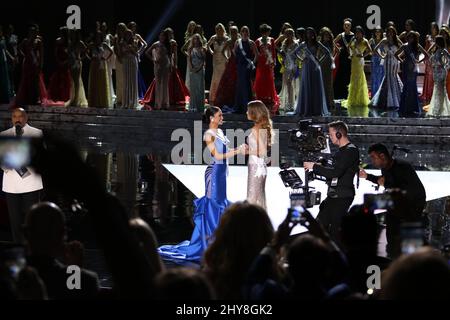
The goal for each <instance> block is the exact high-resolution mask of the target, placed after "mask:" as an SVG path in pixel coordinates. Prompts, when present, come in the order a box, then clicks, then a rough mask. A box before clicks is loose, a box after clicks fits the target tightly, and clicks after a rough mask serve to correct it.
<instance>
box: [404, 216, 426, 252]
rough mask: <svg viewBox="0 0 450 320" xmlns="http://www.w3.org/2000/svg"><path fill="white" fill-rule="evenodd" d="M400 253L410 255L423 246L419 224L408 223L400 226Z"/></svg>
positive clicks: (422, 231)
mask: <svg viewBox="0 0 450 320" xmlns="http://www.w3.org/2000/svg"><path fill="white" fill-rule="evenodd" d="M400 235H401V239H402V253H403V254H411V253H414V252H416V251H417V250H418V249H419V248H421V247H423V245H424V229H423V227H422V226H421V225H420V224H417V223H408V224H403V225H402V226H401V231H400Z"/></svg>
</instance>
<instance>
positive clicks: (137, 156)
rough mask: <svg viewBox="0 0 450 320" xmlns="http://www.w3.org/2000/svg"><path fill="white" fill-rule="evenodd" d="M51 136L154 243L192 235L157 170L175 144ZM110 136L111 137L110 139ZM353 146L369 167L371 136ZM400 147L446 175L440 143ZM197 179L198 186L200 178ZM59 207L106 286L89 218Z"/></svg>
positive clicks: (291, 153) (286, 155)
mask: <svg viewBox="0 0 450 320" xmlns="http://www.w3.org/2000/svg"><path fill="white" fill-rule="evenodd" d="M293 127H295V123H294V124H293ZM53 133H57V134H60V135H63V136H64V137H65V138H66V139H67V140H68V141H70V142H72V143H74V144H75V145H77V147H78V149H79V150H80V151H81V152H82V154H83V156H84V157H85V159H86V161H87V162H88V163H89V164H91V165H92V166H94V167H95V168H96V170H97V172H98V174H99V175H100V176H101V177H102V180H103V181H104V183H105V186H106V188H107V189H108V190H109V191H111V192H112V193H114V194H115V195H116V196H117V197H118V198H119V199H120V200H121V201H122V203H123V204H124V206H125V207H126V208H127V210H128V212H129V215H130V216H132V215H139V216H140V217H142V218H143V219H144V220H146V221H147V222H148V223H149V224H150V225H151V227H152V228H153V229H154V231H155V233H156V235H157V239H158V241H159V243H161V244H163V243H164V244H165V243H177V242H180V241H182V240H186V239H189V237H190V235H191V232H192V229H193V225H192V221H191V214H192V209H193V207H192V201H193V200H194V196H193V194H192V193H191V192H190V191H189V190H187V189H186V188H185V187H184V185H183V184H181V183H180V182H179V181H177V179H176V178H175V177H173V176H172V175H171V174H170V173H169V172H168V171H167V170H165V168H164V167H163V166H162V164H164V163H170V162H171V161H170V151H171V148H172V147H173V145H174V144H175V142H163V143H161V141H155V140H152V139H148V138H147V139H145V140H142V143H141V144H140V145H139V148H138V149H132V150H130V148H129V145H130V144H132V142H133V141H131V139H132V138H128V139H130V140H127V139H120V140H115V139H114V138H111V139H105V138H104V132H102V128H101V127H99V128H98V129H95V130H90V131H89V132H82V131H78V132H76V134H74V133H73V132H70V131H64V130H62V131H61V130H55V131H54V132H53ZM111 136H112V137H114V135H113V133H111ZM99 137H102V138H99ZM130 137H132V135H130ZM288 139H289V135H288V133H287V132H285V131H284V132H282V133H281V134H280V158H281V162H291V163H292V165H294V166H300V165H301V164H300V160H299V157H298V154H297V152H296V151H295V150H293V149H290V148H288V147H287V143H286V141H287V140H288ZM357 140H358V141H357V144H358V146H359V147H360V149H361V158H362V162H363V163H365V164H369V162H370V161H369V159H368V156H367V149H368V147H369V145H370V144H371V143H372V142H373V139H372V136H371V135H370V134H367V135H365V134H361V135H360V136H358V139H357ZM405 141H406V142H407V143H405V144H400V145H399V146H400V147H403V148H407V149H408V150H409V152H407V153H406V152H404V151H397V152H396V157H398V158H403V159H406V160H408V161H410V162H412V163H413V164H414V165H415V166H416V167H417V169H420V170H432V171H450V150H449V149H448V148H447V147H446V144H445V143H441V142H440V141H439V140H436V141H435V142H433V143H420V144H416V143H411V142H414V140H413V139H405ZM386 143H387V144H388V146H389V147H390V148H392V147H393V146H394V143H392V142H391V141H386ZM368 168H370V165H369V166H368ZM198 179H199V183H201V184H203V177H198ZM60 205H61V206H62V207H63V209H64V210H65V212H66V215H67V220H68V226H69V230H68V231H69V240H73V239H77V240H81V241H83V243H85V246H86V265H85V267H86V268H90V269H92V270H95V271H96V272H97V273H98V274H99V276H100V279H101V284H102V285H103V286H106V287H108V286H111V284H112V282H111V278H110V275H109V273H108V271H107V268H106V266H105V263H104V261H103V258H102V255H101V251H100V250H99V249H98V247H97V245H96V242H95V235H94V233H93V231H92V230H91V229H90V226H89V225H90V224H89V218H88V217H87V216H84V215H83V214H74V213H72V212H70V209H69V205H68V204H67V203H60ZM444 206H445V199H440V200H436V201H433V202H432V203H430V204H429V209H430V215H429V222H430V224H429V228H428V237H429V240H430V242H431V243H432V244H433V245H435V246H436V247H440V246H442V245H444V244H447V243H450V230H449V228H450V221H449V220H450V219H449V217H448V216H447V215H444V214H443V212H444V211H443V208H444ZM0 240H1V241H9V240H10V234H9V230H8V226H7V225H1V226H0ZM168 266H172V265H170V264H168Z"/></svg>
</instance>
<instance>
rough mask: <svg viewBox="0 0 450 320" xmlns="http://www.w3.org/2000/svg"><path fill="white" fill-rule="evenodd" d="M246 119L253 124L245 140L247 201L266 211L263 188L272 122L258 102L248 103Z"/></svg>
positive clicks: (268, 113) (267, 111) (262, 105)
mask: <svg viewBox="0 0 450 320" xmlns="http://www.w3.org/2000/svg"><path fill="white" fill-rule="evenodd" d="M247 118H248V119H249V120H251V121H253V122H254V126H253V127H252V129H251V133H250V135H249V136H248V140H247V143H248V154H249V159H248V179H247V201H248V202H250V203H252V204H256V205H259V206H261V207H263V208H264V209H266V210H267V207H266V193H265V188H266V177H267V159H268V152H269V150H270V147H271V145H272V140H273V129H272V121H271V120H270V112H269V110H268V109H267V107H266V105H265V104H264V103H263V102H262V101H259V100H256V101H251V102H249V104H248V107H247Z"/></svg>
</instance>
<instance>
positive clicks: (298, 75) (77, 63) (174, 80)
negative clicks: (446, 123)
mask: <svg viewBox="0 0 450 320" xmlns="http://www.w3.org/2000/svg"><path fill="white" fill-rule="evenodd" d="M228 27H229V33H228V34H229V35H230V37H228V35H227V33H226V30H225V27H224V26H223V25H222V24H218V25H217V26H216V34H215V35H214V36H212V37H211V38H210V40H209V41H207V40H206V38H205V37H204V35H203V30H202V27H201V26H200V25H198V24H196V23H195V22H193V21H191V22H190V23H189V24H188V27H187V30H186V33H185V39H184V40H185V44H184V45H183V47H182V48H181V51H182V52H183V53H184V54H185V55H186V56H187V62H188V63H187V68H186V78H185V79H186V81H183V79H182V77H181V73H180V71H179V70H178V69H177V64H178V55H177V51H178V45H177V42H176V41H175V40H174V34H173V30H172V29H170V28H167V29H165V30H163V31H162V32H161V33H160V35H159V41H157V42H155V43H153V44H152V45H151V46H147V43H146V42H145V40H144V39H143V38H142V37H141V36H140V35H139V34H138V33H136V28H137V27H136V24H135V23H134V22H130V23H129V24H128V25H125V24H123V23H119V24H118V26H117V33H116V35H114V36H113V35H111V34H109V33H108V28H107V26H106V24H105V23H103V24H100V23H99V24H98V26H97V29H96V31H95V32H94V33H93V34H92V35H91V36H90V38H89V40H88V41H89V42H88V45H86V44H85V43H84V42H83V41H82V40H81V36H80V32H79V31H75V30H67V28H61V36H60V37H59V38H58V39H57V40H56V50H55V52H56V60H57V68H56V71H55V72H54V73H53V75H52V76H51V78H50V85H49V90H48V92H47V90H46V87H45V84H44V80H43V76H42V65H43V44H42V42H43V39H42V36H40V35H39V28H38V26H36V25H33V26H31V27H30V29H29V33H28V36H27V38H25V39H24V40H23V41H22V42H21V43H20V44H17V37H15V38H14V37H12V36H11V33H10V32H9V33H8V35H7V36H6V37H5V36H3V33H2V31H1V30H0V32H1V33H0V44H1V45H0V49H1V50H2V52H1V53H2V54H1V55H0V62H1V63H0V65H1V67H2V70H5V71H4V72H2V77H1V79H2V82H1V100H2V102H3V103H5V102H7V101H10V100H11V99H12V97H14V91H15V90H14V85H13V83H14V81H13V79H12V78H13V77H14V72H11V70H12V69H14V64H15V63H17V60H18V56H20V55H21V56H23V63H22V78H21V81H20V86H19V90H18V93H17V96H16V97H15V99H14V102H15V103H16V104H19V105H28V104H38V103H41V104H43V105H66V106H77V107H85V106H87V105H89V106H92V107H112V106H113V105H114V104H115V105H116V106H119V107H123V108H130V109H135V108H138V107H139V106H140V105H143V106H144V109H149V110H151V109H168V108H169V107H171V106H175V107H179V110H184V109H185V103H186V101H189V110H192V111H201V110H203V106H204V104H205V61H206V54H207V53H208V52H209V53H211V54H212V57H213V75H212V79H211V86H210V88H209V96H208V100H209V104H211V105H217V106H219V107H221V108H223V107H230V109H231V110H233V111H235V112H238V113H243V112H245V110H246V105H247V103H248V101H250V100H252V99H254V98H257V99H259V100H261V101H263V102H264V103H265V104H266V105H267V106H268V108H269V110H270V111H271V113H272V114H277V113H288V112H291V113H296V114H299V115H303V116H314V115H318V116H319V115H327V114H329V111H330V110H331V109H333V108H334V101H335V100H334V99H344V101H342V105H343V106H344V107H347V108H348V111H349V115H350V116H367V114H368V107H369V106H372V107H374V108H375V110H377V111H381V112H386V111H387V112H388V113H389V111H394V112H396V111H398V112H399V113H400V114H401V115H404V116H417V115H420V113H421V104H423V105H425V108H424V109H425V111H428V115H433V116H446V115H448V113H449V110H448V102H447V100H445V99H444V96H443V95H442V94H440V92H441V91H442V87H446V88H447V87H450V81H445V83H443V80H441V79H442V78H443V77H445V78H447V76H448V74H449V73H448V72H447V70H448V63H447V55H446V53H447V51H446V49H447V48H448V46H449V45H450V29H449V28H448V27H447V26H446V25H443V26H442V28H439V26H437V24H436V23H432V24H431V30H430V35H428V36H427V37H426V44H425V49H424V48H423V47H422V46H421V45H420V44H419V41H418V40H419V35H418V34H417V32H415V31H414V30H413V29H414V23H413V22H412V21H411V20H408V21H407V23H406V25H405V31H404V32H403V33H402V34H400V35H399V36H397V31H396V29H395V27H394V24H393V23H392V22H389V23H388V24H387V28H386V30H385V31H384V30H383V29H382V28H380V27H378V28H377V29H376V30H375V32H374V35H373V37H372V38H371V39H370V41H369V40H367V39H366V38H364V30H363V29H362V28H361V27H359V26H358V27H356V28H355V33H353V32H352V24H351V19H345V20H344V23H343V30H344V31H343V32H342V33H341V34H339V35H337V36H336V37H334V36H333V33H332V32H331V30H330V29H328V28H326V27H324V28H322V29H321V30H320V33H319V35H318V36H317V34H316V31H315V30H314V29H313V28H307V29H306V30H304V29H302V28H299V29H297V32H294V30H293V29H292V27H291V25H290V24H289V23H285V24H284V25H283V27H282V31H281V33H280V35H279V36H278V38H277V39H274V38H271V37H270V32H271V27H270V26H268V25H266V24H263V25H261V26H260V33H261V37H260V38H258V39H257V40H256V41H254V42H253V41H252V40H251V39H250V32H249V29H248V28H247V27H245V26H244V27H242V28H241V31H240V33H239V32H238V29H237V27H236V26H235V25H233V24H232V23H229V25H228ZM440 37H442V38H443V40H444V45H443V46H439V44H438V42H439V43H441V42H442V40H438V41H436V38H438V39H440ZM12 39H15V44H14V41H13V40H12ZM402 41H404V42H405V43H403V42H402ZM143 54H145V56H146V57H148V58H149V59H151V61H153V63H154V80H153V81H152V83H151V85H150V86H149V88H148V89H147V88H146V87H145V84H144V83H143V80H142V75H141V74H140V71H139V67H138V66H139V60H140V57H141V56H142V55H143ZM368 55H372V58H371V60H372V61H371V69H372V70H371V88H370V93H371V94H370V95H371V97H372V100H369V89H368V86H367V80H366V77H365V73H364V58H365V57H367V56H368ZM421 57H422V58H421ZM84 58H88V59H89V60H90V61H91V63H90V67H89V90H88V93H89V95H88V96H87V99H86V94H85V90H84V86H83V80H82V77H81V75H82V65H83V59H84ZM277 61H278V62H279V63H280V66H281V70H280V72H281V73H282V88H281V91H280V93H279V94H277V91H276V89H275V81H274V79H275V75H274V70H275V65H276V62H277ZM422 61H425V63H426V68H425V82H424V88H423V92H422V95H421V96H420V97H419V96H418V90H417V73H418V63H420V62H422ZM113 70H115V83H113ZM400 75H401V77H400ZM435 79H437V81H435ZM114 84H115V85H114ZM435 86H437V88H436V90H434V87H435ZM433 92H436V97H435V99H432V98H433V94H432V93H433ZM420 100H421V101H420Z"/></svg>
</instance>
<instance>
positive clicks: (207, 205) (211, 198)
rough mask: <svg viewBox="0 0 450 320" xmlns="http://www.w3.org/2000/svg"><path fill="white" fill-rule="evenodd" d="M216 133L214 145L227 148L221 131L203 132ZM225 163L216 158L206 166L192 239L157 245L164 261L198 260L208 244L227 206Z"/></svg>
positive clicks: (196, 201) (226, 141) (221, 151)
mask: <svg viewBox="0 0 450 320" xmlns="http://www.w3.org/2000/svg"><path fill="white" fill-rule="evenodd" d="M207 134H209V135H212V136H215V140H214V144H215V147H216V149H217V150H218V151H219V152H220V153H225V152H226V151H227V144H228V139H227V138H226V137H225V136H224V135H223V132H222V130H220V129H219V130H218V132H217V134H216V133H214V132H213V131H211V130H208V131H207V132H206V133H205V135H207ZM227 167H228V165H227V162H226V160H215V159H214V158H213V163H212V164H210V165H209V166H208V167H207V168H206V172H205V188H206V190H205V193H206V194H205V196H204V197H201V198H199V199H196V200H194V205H195V212H194V217H193V219H194V224H195V226H194V231H193V233H192V236H191V239H190V240H186V241H183V242H181V243H179V244H177V245H165V246H161V247H159V248H158V252H159V254H160V255H161V256H162V258H163V259H166V260H178V261H180V260H191V261H200V259H201V257H202V255H203V252H204V251H205V249H206V248H207V247H208V244H209V241H210V238H211V236H212V235H213V233H214V231H215V229H216V228H217V226H218V224H219V221H220V217H221V216H222V213H223V212H224V210H225V208H226V207H227V206H228V205H230V202H229V201H228V200H227V183H226V176H227Z"/></svg>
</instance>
